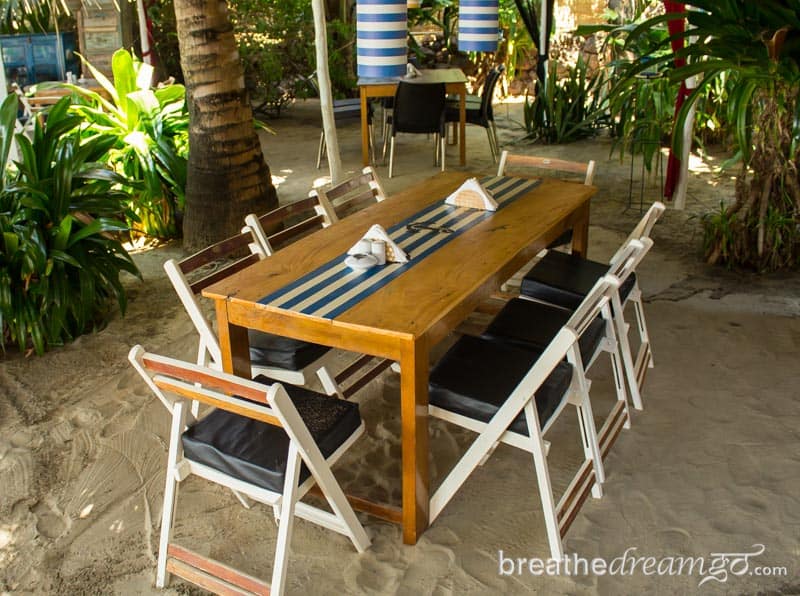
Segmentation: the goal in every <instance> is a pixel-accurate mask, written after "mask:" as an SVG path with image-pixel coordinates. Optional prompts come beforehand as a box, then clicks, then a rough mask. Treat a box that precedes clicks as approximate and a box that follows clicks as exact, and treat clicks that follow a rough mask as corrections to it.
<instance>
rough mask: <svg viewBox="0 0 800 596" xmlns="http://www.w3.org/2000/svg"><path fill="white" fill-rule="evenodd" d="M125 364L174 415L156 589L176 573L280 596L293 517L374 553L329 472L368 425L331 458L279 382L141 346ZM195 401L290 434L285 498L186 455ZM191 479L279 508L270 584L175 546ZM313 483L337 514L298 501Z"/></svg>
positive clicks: (229, 589) (216, 586) (231, 589)
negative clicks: (304, 472) (180, 503)
mask: <svg viewBox="0 0 800 596" xmlns="http://www.w3.org/2000/svg"><path fill="white" fill-rule="evenodd" d="M128 359H129V360H130V362H131V364H132V365H133V367H134V368H135V369H136V370H137V372H139V374H140V375H141V376H142V378H143V379H144V380H145V382H146V383H147V385H148V386H149V387H150V389H151V390H152V391H153V393H154V394H155V395H156V397H158V399H159V400H160V401H161V403H162V404H163V405H164V407H166V408H167V410H168V411H169V412H170V414H171V415H172V423H171V425H170V436H169V448H168V455H167V473H166V486H165V489H164V507H163V511H162V515H161V536H160V540H159V550H158V561H157V568H156V569H157V570H156V586H157V587H159V588H163V587H165V586H166V585H167V582H168V580H169V574H175V575H177V576H179V577H182V578H183V579H185V580H187V581H190V582H192V583H195V584H197V585H199V586H201V587H202V588H205V589H207V590H212V591H215V592H217V593H220V594H221V593H230V594H233V593H236V594H240V593H272V594H283V592H284V588H285V585H286V574H287V567H288V554H289V545H290V543H291V537H292V528H293V523H294V517H301V518H303V519H306V520H308V521H311V522H314V523H316V524H319V525H321V526H323V527H326V528H328V529H330V530H333V531H335V532H338V533H340V534H343V535H345V536H347V537H348V538H349V539H350V541H351V542H352V543H353V546H355V548H356V550H357V551H358V552H360V553H361V552H364V551H365V550H366V549H367V548H368V547H369V545H370V540H369V538H368V537H367V534H366V532H365V531H364V528H363V527H362V525H361V523H360V522H359V521H358V518H357V517H356V515H355V513H354V512H353V509H352V507H351V506H350V503H349V502H348V501H347V498H346V497H345V494H344V492H343V491H342V489H341V487H340V486H339V484H338V482H337V481H336V478H335V477H334V476H333V473H332V472H331V469H330V466H331V465H332V464H333V463H334V462H336V460H338V459H339V458H340V457H341V456H342V454H343V453H344V452H345V451H347V449H348V448H349V447H350V446H351V445H352V444H353V443H354V442H355V441H356V440H357V439H358V437H360V436H361V434H363V432H364V423H363V421H362V423H361V425H360V426H359V427H358V428H357V429H356V431H355V432H354V433H353V434H352V435H351V436H350V437H348V439H347V440H346V441H345V442H344V443H343V444H342V446H341V447H339V449H337V450H336V452H334V453H333V454H332V455H331V456H330V457H329V458H327V460H326V459H325V457H324V456H323V455H322V453H321V452H320V450H319V447H318V446H317V444H316V443H315V442H314V439H313V438H312V436H311V433H310V432H309V431H308V428H307V427H306V425H305V423H304V422H303V419H302V418H301V417H300V415H299V413H298V412H297V409H296V408H295V406H294V404H293V403H292V400H291V398H290V397H289V395H288V394H287V393H286V390H285V389H284V388H283V387H282V386H281V385H280V384H278V383H275V384H272V385H269V386H267V385H262V384H259V383H256V382H254V381H249V380H246V379H242V378H239V377H235V376H233V375H229V374H226V373H222V372H219V371H215V370H212V369H210V368H208V367H204V366H199V365H195V364H189V363H186V362H181V361H179V360H175V359H172V358H167V357H164V356H159V355H156V354H150V353H146V352H145V350H144V348H142V347H141V346H135V347H134V348H132V349H131V351H130V353H129V355H128ZM236 396H238V397H236ZM241 398H245V399H241ZM247 400H249V401H247ZM253 402H256V403H253ZM195 403H203V404H206V405H210V406H214V407H216V408H221V409H224V410H228V411H230V412H234V413H236V414H239V415H241V416H247V417H249V418H252V419H254V420H260V421H261V422H265V423H268V424H273V425H275V426H279V427H281V428H283V429H284V431H285V432H286V434H287V435H288V436H289V439H290V446H289V453H288V458H287V468H286V478H285V482H284V486H283V492H282V493H278V492H273V491H270V490H267V489H264V488H262V487H259V486H256V485H254V484H251V483H248V482H244V481H242V480H239V479H237V478H234V477H231V476H229V475H227V474H224V473H222V472H220V471H219V470H216V469H214V468H211V467H208V466H206V465H203V464H200V463H198V462H195V461H192V460H190V459H188V458H187V457H185V455H184V452H183V447H182V443H181V435H182V434H183V432H184V430H185V429H186V428H187V425H189V424H191V423H193V422H194V421H195V420H196V418H195V415H194V414H193V412H194V411H196V410H197V408H196V407H194V406H193V404H195ZM302 463H305V465H306V466H307V467H308V469H309V471H310V472H311V475H310V476H309V478H308V479H307V480H306V481H304V482H303V483H302V484H300V483H299V475H300V468H301V464H302ZM192 474H194V475H196V476H200V477H201V478H205V479H206V480H209V481H211V482H214V483H216V484H220V485H222V486H225V487H227V488H230V489H231V490H233V491H234V492H235V493H237V494H239V493H240V494H243V495H246V496H247V497H250V498H252V499H253V500H255V501H259V502H261V503H265V504H267V505H270V506H272V507H273V508H274V509H275V511H276V520H277V522H278V538H277V546H276V550H275V562H274V565H273V571H272V581H271V584H270V585H267V584H266V583H264V582H263V581H261V580H259V579H257V578H254V577H252V576H250V575H246V574H244V573H241V572H239V571H237V570H236V569H233V568H232V567H229V566H228V565H225V564H223V563H220V562H218V561H214V560H213V559H210V558H208V557H204V556H202V555H200V554H198V553H196V552H192V551H191V550H189V549H187V548H184V547H181V546H178V545H176V544H174V543H173V542H172V525H173V522H174V518H175V506H176V501H177V490H178V484H179V483H180V482H182V481H183V480H185V479H186V478H187V477H188V476H190V475H192ZM314 484H316V485H318V486H319V488H320V490H321V492H322V494H323V495H324V497H325V499H326V500H327V502H328V505H329V506H330V508H331V509H332V511H333V513H329V512H328V511H325V510H322V509H319V508H316V507H313V506H311V505H309V504H307V503H302V502H300V499H301V498H302V497H303V495H305V493H307V492H308V490H309V489H310V488H311V487H312V486H314Z"/></svg>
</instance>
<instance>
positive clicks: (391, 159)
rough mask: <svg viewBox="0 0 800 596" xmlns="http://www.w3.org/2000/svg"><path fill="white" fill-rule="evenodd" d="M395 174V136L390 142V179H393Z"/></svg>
mask: <svg viewBox="0 0 800 596" xmlns="http://www.w3.org/2000/svg"><path fill="white" fill-rule="evenodd" d="M393 172H394V135H392V140H391V141H389V178H391V177H392V173H393Z"/></svg>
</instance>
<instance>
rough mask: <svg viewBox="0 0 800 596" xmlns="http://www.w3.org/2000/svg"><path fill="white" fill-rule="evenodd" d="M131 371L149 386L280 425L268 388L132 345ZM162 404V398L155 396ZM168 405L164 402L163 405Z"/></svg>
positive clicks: (267, 386) (268, 386) (130, 354)
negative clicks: (139, 375) (268, 395)
mask: <svg viewBox="0 0 800 596" xmlns="http://www.w3.org/2000/svg"><path fill="white" fill-rule="evenodd" d="M128 359H129V360H130V362H131V364H133V366H134V368H136V370H138V371H139V373H140V374H141V375H143V376H146V377H147V378H148V379H149V381H150V382H151V383H152V384H151V387H154V388H156V389H157V390H159V391H166V392H168V393H171V394H173V395H176V396H180V397H183V398H186V399H190V400H193V401H198V402H201V403H204V404H207V405H210V406H214V407H217V408H220V409H223V410H227V411H229V412H234V413H236V414H240V415H242V416H247V417H248V418H253V419H254V420H260V421H262V422H266V423H267V424H272V425H275V426H282V425H281V422H280V419H279V418H278V417H277V416H276V415H275V413H274V412H272V405H271V404H270V401H269V399H268V397H267V394H268V392H269V391H270V388H271V386H270V385H262V384H260V383H256V382H254V381H250V380H247V379H241V378H239V377H235V376H233V375H230V374H227V373H223V372H220V371H216V370H211V369H209V368H208V367H205V366H199V365H196V364H190V363H188V362H183V361H181V360H176V359H174V358H168V357H166V356H160V355H157V354H149V353H146V352H145V351H144V349H143V348H142V347H141V346H135V347H134V348H133V349H131V351H130V353H129V354H128ZM158 397H159V398H161V399H162V401H165V399H164V398H165V396H163V395H159V396H158ZM167 402H169V400H166V401H165V403H167Z"/></svg>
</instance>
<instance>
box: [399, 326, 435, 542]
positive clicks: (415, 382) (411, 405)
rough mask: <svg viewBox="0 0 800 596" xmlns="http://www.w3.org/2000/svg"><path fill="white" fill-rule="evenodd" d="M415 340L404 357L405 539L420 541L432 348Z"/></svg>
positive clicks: (424, 521)
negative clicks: (429, 357) (430, 354)
mask: <svg viewBox="0 0 800 596" xmlns="http://www.w3.org/2000/svg"><path fill="white" fill-rule="evenodd" d="M424 343H425V342H424V341H418V342H412V343H410V345H408V346H407V347H406V348H405V349H404V350H403V352H402V356H401V359H400V370H401V373H400V416H401V419H402V433H401V436H402V451H403V542H404V543H406V544H416V543H417V540H419V537H420V536H421V535H422V532H424V531H425V528H427V527H428V510H429V507H430V471H429V469H428V349H427V346H426V345H424Z"/></svg>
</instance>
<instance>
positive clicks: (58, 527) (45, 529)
mask: <svg viewBox="0 0 800 596" xmlns="http://www.w3.org/2000/svg"><path fill="white" fill-rule="evenodd" d="M31 513H33V514H34V515H35V516H36V530H37V531H38V532H39V534H41V535H42V536H44V537H45V538H50V539H51V540H55V539H56V538H58V537H59V536H62V535H63V534H64V533H65V532H66V531H67V529H68V523H65V521H67V522H68V519H67V518H65V516H64V515H63V514H62V513H60V512H59V511H56V510H55V509H54V508H52V507H51V506H50V505H48V504H47V503H43V502H41V501H40V502H39V503H37V504H36V505H35V506H34V507H33V508H32V509H31Z"/></svg>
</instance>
